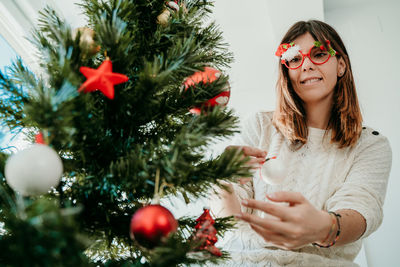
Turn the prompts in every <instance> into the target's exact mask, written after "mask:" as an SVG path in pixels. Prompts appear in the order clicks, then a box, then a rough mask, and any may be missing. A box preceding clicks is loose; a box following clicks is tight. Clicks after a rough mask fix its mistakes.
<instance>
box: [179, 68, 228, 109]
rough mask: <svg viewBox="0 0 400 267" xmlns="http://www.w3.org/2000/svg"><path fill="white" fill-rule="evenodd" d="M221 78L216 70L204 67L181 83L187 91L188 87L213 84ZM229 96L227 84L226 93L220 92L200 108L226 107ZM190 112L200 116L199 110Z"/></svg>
mask: <svg viewBox="0 0 400 267" xmlns="http://www.w3.org/2000/svg"><path fill="white" fill-rule="evenodd" d="M220 76H221V72H220V71H219V70H217V69H214V68H210V67H205V68H204V71H198V72H196V73H194V74H193V75H192V76H190V77H188V78H187V79H186V81H185V82H184V83H183V85H184V86H185V89H188V88H189V86H196V84H198V83H200V82H202V83H204V84H206V83H213V82H214V81H215V80H217V79H218V78H219V77H220ZM230 96H231V90H230V86H229V83H227V86H226V91H223V92H221V93H220V94H218V95H216V96H215V97H213V98H211V99H209V100H207V101H206V102H204V103H203V104H202V105H201V106H206V107H214V106H226V105H227V104H228V102H229V98H230ZM190 112H191V113H193V114H200V113H201V108H200V107H195V108H192V109H190Z"/></svg>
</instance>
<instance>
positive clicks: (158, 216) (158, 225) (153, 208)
mask: <svg viewBox="0 0 400 267" xmlns="http://www.w3.org/2000/svg"><path fill="white" fill-rule="evenodd" d="M177 228H178V222H177V221H176V220H175V218H174V216H173V215H172V213H171V212H170V211H169V210H168V209H166V208H164V207H163V206H161V205H148V206H145V207H143V208H140V209H139V210H137V211H136V212H135V214H134V215H133V216H132V219H131V225H130V235H131V238H132V239H134V240H136V241H137V242H138V243H139V244H141V245H142V246H144V247H147V248H153V247H155V246H157V245H159V244H160V242H161V239H162V238H163V237H166V236H168V234H170V233H172V232H175V231H176V229H177Z"/></svg>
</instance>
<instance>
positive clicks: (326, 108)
mask: <svg viewBox="0 0 400 267" xmlns="http://www.w3.org/2000/svg"><path fill="white" fill-rule="evenodd" d="M305 109H306V114H307V126H309V127H313V128H318V129H326V128H327V126H328V123H329V119H330V117H331V111H332V101H331V99H329V100H327V101H323V102H318V103H311V104H310V103H308V104H306V105H305Z"/></svg>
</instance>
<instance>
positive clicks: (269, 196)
mask: <svg viewBox="0 0 400 267" xmlns="http://www.w3.org/2000/svg"><path fill="white" fill-rule="evenodd" d="M267 197H268V198H275V197H276V196H275V193H270V194H268V195H267Z"/></svg>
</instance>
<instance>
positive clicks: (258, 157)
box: [226, 146, 267, 184]
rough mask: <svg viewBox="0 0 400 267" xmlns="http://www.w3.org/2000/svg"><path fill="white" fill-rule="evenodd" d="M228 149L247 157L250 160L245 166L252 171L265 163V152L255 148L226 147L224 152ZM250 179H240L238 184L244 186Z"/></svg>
mask: <svg viewBox="0 0 400 267" xmlns="http://www.w3.org/2000/svg"><path fill="white" fill-rule="evenodd" d="M228 149H237V150H240V151H242V152H243V155H244V156H249V157H250V160H249V161H248V162H247V165H248V166H250V167H253V168H254V169H257V168H259V167H261V165H262V164H263V163H264V162H265V158H266V157H267V151H265V150H262V149H259V148H256V147H251V146H228V147H226V150H228ZM251 179H252V178H250V177H247V178H240V179H239V182H240V183H241V184H245V183H247V182H248V181H250V180H251Z"/></svg>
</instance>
